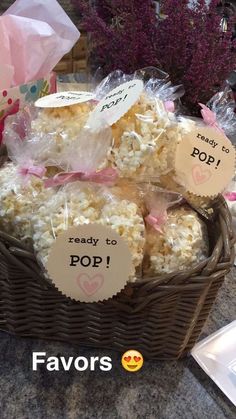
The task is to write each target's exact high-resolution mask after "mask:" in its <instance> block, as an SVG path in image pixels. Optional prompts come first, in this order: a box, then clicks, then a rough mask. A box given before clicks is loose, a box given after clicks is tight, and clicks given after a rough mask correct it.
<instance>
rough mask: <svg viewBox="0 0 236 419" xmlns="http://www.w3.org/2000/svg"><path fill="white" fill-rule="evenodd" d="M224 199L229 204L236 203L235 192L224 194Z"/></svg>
mask: <svg viewBox="0 0 236 419" xmlns="http://www.w3.org/2000/svg"><path fill="white" fill-rule="evenodd" d="M224 197H225V198H226V199H227V200H228V201H230V202H234V201H236V192H227V193H225V194H224Z"/></svg>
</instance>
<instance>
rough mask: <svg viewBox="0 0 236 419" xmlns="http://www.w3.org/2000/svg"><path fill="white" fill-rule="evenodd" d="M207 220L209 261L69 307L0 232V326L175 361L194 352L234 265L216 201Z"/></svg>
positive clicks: (223, 208) (27, 252)
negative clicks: (111, 295) (212, 211)
mask: <svg viewBox="0 0 236 419" xmlns="http://www.w3.org/2000/svg"><path fill="white" fill-rule="evenodd" d="M214 211H215V219H214V222H211V223H209V225H208V229H209V235H210V239H211V245H212V252H211V256H210V257H209V258H208V259H207V260H205V261H204V262H201V263H200V264H198V265H197V266H196V267H195V268H194V269H192V270H191V271H189V270H188V271H185V272H180V271H179V272H175V273H173V274H168V275H165V276H158V277H153V278H145V279H142V280H139V281H137V282H135V283H132V284H129V285H128V286H127V287H126V289H125V291H123V292H122V293H120V294H119V295H117V296H116V297H113V298H112V299H109V300H107V301H104V302H99V303H87V304H86V303H80V302H74V301H72V300H70V299H69V298H66V297H64V296H62V295H61V294H60V292H59V291H57V290H56V288H55V287H54V286H53V285H52V284H50V283H48V281H47V280H46V279H45V278H44V276H43V273H42V272H41V270H40V267H39V266H38V264H37V261H36V259H35V256H34V253H33V250H32V249H30V247H29V244H28V245H27V244H25V243H23V242H22V241H18V240H16V239H15V238H13V237H11V236H9V235H7V234H5V233H3V232H0V329H1V330H5V331H7V332H10V333H13V334H15V335H19V336H31V337H39V338H45V339H53V340H62V341H66V342H69V343H74V344H80V345H84V346H93V347H100V348H111V349H115V350H118V351H125V350H127V349H131V348H134V349H136V350H140V351H141V352H142V353H143V355H144V356H145V357H146V358H150V359H176V358H180V357H183V356H184V355H186V354H187V353H188V351H189V350H190V349H191V348H192V347H193V345H194V344H195V342H196V340H197V339H198V337H199V334H200V333H201V330H202V327H203V325H204V322H205V321H206V319H207V317H208V314H209V312H210V310H211V308H212V305H213V303H214V300H215V298H216V295H217V291H218V289H219V288H220V286H221V285H222V283H223V280H224V277H225V275H226V274H227V273H228V272H229V270H230V268H231V266H232V264H233V260H234V250H233V248H234V235H233V231H232V224H231V216H230V213H229V210H228V207H227V205H226V203H225V201H224V199H223V198H222V197H220V198H219V200H218V201H217V205H216V207H215V210H214Z"/></svg>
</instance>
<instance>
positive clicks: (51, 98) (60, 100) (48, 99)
mask: <svg viewBox="0 0 236 419" xmlns="http://www.w3.org/2000/svg"><path fill="white" fill-rule="evenodd" d="M94 98H95V95H94V94H93V93H91V92H84V91H68V92H58V93H53V94H52V95H48V96H44V97H41V98H40V99H38V100H36V102H35V106H36V107H37V108H63V107H65V106H71V105H77V104H79V103H84V102H89V101H90V100H93V99H94Z"/></svg>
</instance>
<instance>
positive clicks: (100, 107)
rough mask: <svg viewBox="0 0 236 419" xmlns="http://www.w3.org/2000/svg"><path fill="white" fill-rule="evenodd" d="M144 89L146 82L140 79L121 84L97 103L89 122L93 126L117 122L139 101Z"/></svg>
mask: <svg viewBox="0 0 236 419" xmlns="http://www.w3.org/2000/svg"><path fill="white" fill-rule="evenodd" d="M143 89H144V83H143V81H142V80H139V79H134V80H131V81H128V82H126V83H123V84H120V85H119V86H118V87H116V88H115V89H113V90H111V91H110V92H109V93H108V94H107V95H106V96H105V98H103V99H102V100H101V101H100V102H99V103H98V104H97V106H96V107H95V109H94V110H93V111H92V112H91V114H90V117H89V119H88V122H87V124H88V125H89V126H91V127H93V126H97V125H98V126H99V125H100V124H101V123H105V124H106V125H113V124H115V123H116V122H117V121H118V120H119V119H120V118H121V117H122V116H123V115H125V114H126V113H127V112H128V110H129V109H130V108H131V107H132V106H133V105H134V104H135V103H136V102H137V100H138V99H139V97H140V95H141V93H142V91H143Z"/></svg>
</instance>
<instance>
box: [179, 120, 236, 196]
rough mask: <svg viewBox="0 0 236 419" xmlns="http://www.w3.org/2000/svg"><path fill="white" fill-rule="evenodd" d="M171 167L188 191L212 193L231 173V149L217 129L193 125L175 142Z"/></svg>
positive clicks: (232, 170) (232, 149)
mask: <svg viewBox="0 0 236 419" xmlns="http://www.w3.org/2000/svg"><path fill="white" fill-rule="evenodd" d="M175 169H176V175H177V179H178V181H179V183H180V184H181V185H183V186H184V187H185V188H186V190H187V191H188V192H192V193H193V194H195V195H199V196H216V195H218V194H219V193H221V192H223V190H224V189H225V188H226V187H227V185H228V184H229V182H230V181H231V179H232V178H233V176H234V170H235V149H234V147H233V145H232V143H231V142H230V140H229V139H228V138H227V137H226V136H225V135H224V134H223V133H221V132H220V130H217V129H215V128H212V127H196V128H194V129H193V130H192V131H191V132H189V133H187V134H186V135H184V136H183V138H182V141H181V142H180V143H179V144H178V146H177V152H176V160H175Z"/></svg>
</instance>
